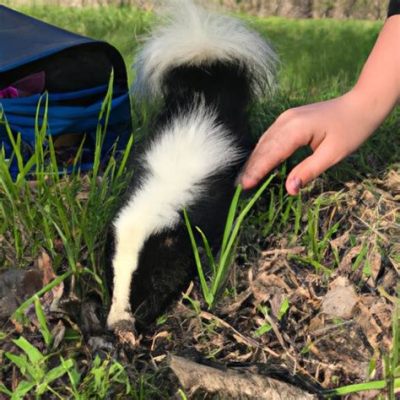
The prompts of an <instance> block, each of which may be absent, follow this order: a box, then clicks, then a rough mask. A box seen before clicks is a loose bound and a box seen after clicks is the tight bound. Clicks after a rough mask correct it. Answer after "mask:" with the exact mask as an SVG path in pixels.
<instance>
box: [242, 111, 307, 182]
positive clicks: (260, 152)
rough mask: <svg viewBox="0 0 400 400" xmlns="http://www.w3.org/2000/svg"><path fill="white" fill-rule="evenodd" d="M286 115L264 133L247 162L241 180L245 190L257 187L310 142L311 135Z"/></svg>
mask: <svg viewBox="0 0 400 400" xmlns="http://www.w3.org/2000/svg"><path fill="white" fill-rule="evenodd" d="M286 114H287V113H286ZM286 114H285V115H284V116H283V118H282V117H280V118H278V120H277V121H276V122H275V123H274V124H273V125H271V127H270V128H269V129H268V130H267V131H266V132H265V133H264V135H263V136H262V137H261V139H260V140H259V142H258V144H257V146H256V148H255V149H254V151H253V153H252V154H251V156H250V158H249V160H248V161H247V163H246V165H245V167H244V169H243V172H242V174H241V176H240V178H239V181H240V183H241V185H242V186H243V188H244V189H250V188H252V187H254V186H256V185H257V184H258V182H259V181H260V180H261V179H262V178H263V177H264V176H265V175H266V174H267V173H268V172H269V171H271V170H272V169H273V168H275V167H276V166H277V165H279V164H280V163H281V162H282V161H283V160H285V159H286V158H288V157H289V156H290V155H291V154H292V153H294V151H295V150H297V149H298V148H299V147H301V146H304V145H306V144H308V143H309V142H310V140H311V134H310V133H304V132H302V128H301V124H299V123H297V121H296V120H295V119H293V118H292V119H290V120H289V119H287V118H286Z"/></svg>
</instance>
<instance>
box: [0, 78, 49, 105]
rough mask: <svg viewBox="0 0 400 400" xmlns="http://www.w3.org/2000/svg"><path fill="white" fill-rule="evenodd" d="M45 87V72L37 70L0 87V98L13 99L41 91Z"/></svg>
mask: <svg viewBox="0 0 400 400" xmlns="http://www.w3.org/2000/svg"><path fill="white" fill-rule="evenodd" d="M44 87H45V73H44V72H43V71H42V72H37V73H35V74H32V75H28V76H26V77H25V78H22V79H20V80H19V81H17V82H14V83H13V84H11V85H10V86H8V87H6V88H4V89H0V99H14V98H15V97H27V96H32V95H33V94H38V93H42V92H43V91H44Z"/></svg>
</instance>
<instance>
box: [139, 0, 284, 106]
mask: <svg viewBox="0 0 400 400" xmlns="http://www.w3.org/2000/svg"><path fill="white" fill-rule="evenodd" d="M276 62H277V57H276V55H275V53H274V51H273V50H272V48H271V47H270V46H269V45H268V44H267V43H266V42H265V40H264V39H263V38H261V36H260V35H259V34H258V33H257V32H255V31H253V30H251V29H249V28H248V27H247V26H246V25H245V24H244V23H243V22H242V21H240V20H238V19H234V18H230V17H227V16H223V15H219V14H214V13H211V12H208V11H206V10H204V9H202V8H200V7H197V6H196V5H195V4H194V3H193V2H192V1H190V0H180V1H174V2H173V6H172V5H171V6H170V7H169V8H168V9H167V11H166V13H165V15H164V17H163V19H162V21H161V25H158V26H157V28H156V29H154V30H153V31H152V33H151V34H150V36H149V38H148V40H147V41H146V44H145V46H144V48H143V49H142V50H141V52H140V53H139V54H138V57H137V61H136V63H135V69H136V82H135V85H134V93H135V94H136V95H137V96H140V97H144V98H148V99H150V100H151V99H153V98H159V97H160V96H162V97H164V99H165V100H166V101H168V102H169V104H171V102H172V104H176V105H177V106H179V107H182V106H184V105H185V102H187V101H189V102H191V101H192V99H193V95H197V96H198V95H199V94H200V95H201V96H202V97H204V98H205V100H206V103H207V104H211V103H214V105H215V106H216V107H217V108H218V109H222V110H223V109H226V112H229V111H230V113H232V112H233V113H235V111H237V110H240V109H243V108H245V107H246V106H247V103H248V102H249V100H250V99H251V98H252V96H265V95H266V94H267V92H268V91H269V89H271V87H272V86H273V82H274V72H275V66H276Z"/></svg>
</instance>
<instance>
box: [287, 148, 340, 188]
mask: <svg viewBox="0 0 400 400" xmlns="http://www.w3.org/2000/svg"><path fill="white" fill-rule="evenodd" d="M336 146H337V145H336ZM344 157H345V155H342V153H341V151H340V150H338V149H336V151H335V145H334V144H332V143H328V142H323V143H322V144H321V145H320V146H319V147H318V148H317V149H316V150H315V152H314V153H313V154H312V155H311V156H309V157H307V158H306V159H305V160H303V161H302V162H301V163H300V164H298V165H297V166H296V167H295V168H293V169H292V171H291V172H290V174H289V176H288V178H287V180H286V190H287V192H288V193H289V194H290V195H296V194H297V193H298V192H299V190H300V189H301V188H302V187H304V186H305V185H306V184H307V183H309V182H311V181H312V180H314V179H315V178H317V177H318V176H319V175H321V174H322V173H323V172H325V171H326V170H327V169H328V168H330V167H332V166H333V165H335V164H336V163H338V162H339V161H340V160H342V159H343V158H344Z"/></svg>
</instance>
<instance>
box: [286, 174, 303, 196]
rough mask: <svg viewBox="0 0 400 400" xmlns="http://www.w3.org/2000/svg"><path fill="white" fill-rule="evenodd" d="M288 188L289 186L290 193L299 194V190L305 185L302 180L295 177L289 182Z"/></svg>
mask: <svg viewBox="0 0 400 400" xmlns="http://www.w3.org/2000/svg"><path fill="white" fill-rule="evenodd" d="M287 186H288V189H289V191H291V192H294V193H296V194H297V193H298V192H299V190H300V189H301V188H302V187H303V183H302V182H301V179H300V178H297V177H296V176H295V177H293V178H292V179H291V180H290V181H289V182H288V185H287Z"/></svg>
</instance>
